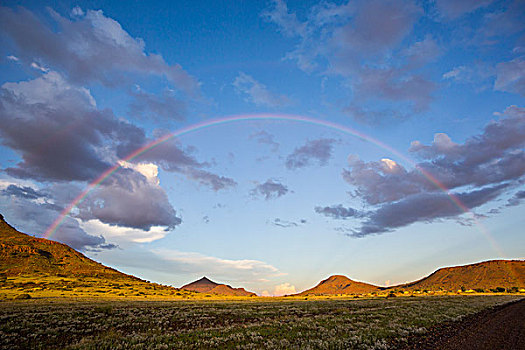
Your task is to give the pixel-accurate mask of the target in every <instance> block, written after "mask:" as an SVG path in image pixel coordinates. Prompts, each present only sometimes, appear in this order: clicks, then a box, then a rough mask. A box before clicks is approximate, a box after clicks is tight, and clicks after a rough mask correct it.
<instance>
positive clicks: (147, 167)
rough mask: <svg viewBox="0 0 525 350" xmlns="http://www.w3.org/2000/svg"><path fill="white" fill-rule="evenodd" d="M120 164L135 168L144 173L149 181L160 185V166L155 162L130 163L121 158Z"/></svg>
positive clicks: (124, 166)
mask: <svg viewBox="0 0 525 350" xmlns="http://www.w3.org/2000/svg"><path fill="white" fill-rule="evenodd" d="M119 164H120V166H121V167H123V168H127V169H133V170H135V171H136V172H139V173H140V174H142V175H144V176H145V177H146V179H147V180H148V182H149V183H151V184H154V185H159V183H160V180H159V177H158V176H159V167H158V166H157V165H155V164H153V163H138V164H134V163H129V162H126V161H124V160H120V161H119Z"/></svg>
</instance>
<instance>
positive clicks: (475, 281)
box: [392, 260, 525, 291]
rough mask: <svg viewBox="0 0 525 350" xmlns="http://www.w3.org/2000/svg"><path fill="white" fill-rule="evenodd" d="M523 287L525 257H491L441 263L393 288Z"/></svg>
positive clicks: (484, 288) (489, 288) (524, 284)
mask: <svg viewBox="0 0 525 350" xmlns="http://www.w3.org/2000/svg"><path fill="white" fill-rule="evenodd" d="M498 287H501V288H506V289H509V288H513V287H518V288H520V289H521V288H525V261H523V260H490V261H484V262H480V263H476V264H470V265H464V266H454V267H444V268H441V269H438V270H437V271H435V272H434V273H432V274H431V275H429V276H427V277H425V278H422V279H420V280H418V281H415V282H411V283H407V284H404V285H400V286H395V287H392V288H397V289H399V288H403V289H408V290H416V289H419V290H424V289H427V290H439V289H444V290H452V291H455V290H459V289H461V288H463V289H483V290H486V291H489V290H491V289H495V288H498Z"/></svg>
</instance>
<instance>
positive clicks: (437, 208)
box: [316, 106, 525, 237]
mask: <svg viewBox="0 0 525 350" xmlns="http://www.w3.org/2000/svg"><path fill="white" fill-rule="evenodd" d="M498 116H499V119H497V120H494V121H492V122H490V123H488V124H487V126H486V127H485V128H484V130H483V131H482V132H481V133H480V134H478V135H475V136H473V137H470V138H468V139H467V140H465V142H463V143H456V142H454V141H453V140H451V138H450V137H449V136H448V135H446V134H444V133H438V134H436V135H435V136H434V140H433V142H432V143H431V144H430V145H425V144H423V143H421V142H419V141H414V142H412V144H411V147H410V151H411V152H413V153H414V154H415V155H417V156H419V157H420V159H421V161H420V162H419V163H417V164H416V166H415V167H414V168H413V169H411V170H407V169H406V168H405V167H404V166H402V165H401V164H399V163H397V162H395V161H394V160H392V159H388V158H383V159H381V160H380V161H370V162H365V161H362V160H360V159H359V158H358V157H357V156H351V157H349V160H348V164H349V168H348V169H344V170H343V178H344V179H345V180H346V181H347V182H348V183H349V184H351V185H352V186H354V187H355V194H356V195H357V196H359V197H360V198H361V199H363V200H364V202H365V203H366V204H367V205H369V206H371V208H372V209H371V210H368V211H366V212H363V213H362V216H360V215H359V212H358V211H357V210H355V209H352V208H344V207H342V206H340V207H337V206H336V207H325V208H322V207H318V208H316V211H317V212H319V213H321V214H324V215H328V216H332V217H334V218H341V216H345V214H348V215H346V216H348V217H352V216H355V217H356V218H358V219H361V220H362V225H361V227H360V228H357V229H354V230H352V231H351V232H352V233H351V235H353V236H357V237H362V236H366V235H368V234H372V233H382V232H388V231H392V230H394V229H396V228H399V227H403V226H406V225H409V224H412V223H415V222H429V221H434V220H438V219H443V218H455V217H457V216H459V215H462V214H463V213H464V210H463V209H462V208H461V206H460V205H458V204H457V203H454V200H451V198H450V197H449V196H448V195H447V194H446V193H444V192H443V191H442V189H441V188H440V187H438V186H436V185H435V184H433V183H432V182H431V181H429V179H428V177H427V176H425V175H424V174H423V173H422V172H421V171H423V172H425V173H426V174H430V175H431V176H432V177H433V178H434V179H435V180H436V181H437V182H439V183H440V186H441V187H443V188H446V189H447V190H448V191H450V193H451V194H452V195H453V196H455V198H456V199H458V200H459V202H460V203H462V204H463V205H464V206H466V207H467V208H469V209H473V208H477V207H480V206H481V205H483V204H485V203H488V202H490V201H493V200H494V199H496V198H497V197H499V196H500V195H502V194H504V193H505V192H506V191H509V190H510V189H512V188H513V187H516V186H519V184H520V183H521V181H522V180H521V179H522V178H523V176H524V175H525V153H524V146H525V109H524V108H520V107H516V106H510V107H508V108H507V109H506V110H505V111H504V112H503V113H498ZM511 201H513V200H512V199H511ZM513 203H514V201H513ZM343 209H345V210H343Z"/></svg>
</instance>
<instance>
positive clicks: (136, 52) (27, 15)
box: [0, 7, 198, 94]
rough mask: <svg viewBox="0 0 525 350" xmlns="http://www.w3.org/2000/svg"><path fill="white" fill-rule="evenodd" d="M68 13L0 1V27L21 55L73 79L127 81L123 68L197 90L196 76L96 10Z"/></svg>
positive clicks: (115, 83)
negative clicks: (43, 15) (44, 12)
mask: <svg viewBox="0 0 525 350" xmlns="http://www.w3.org/2000/svg"><path fill="white" fill-rule="evenodd" d="M72 14H73V19H72V20H70V19H67V18H65V17H62V16H61V15H59V14H58V13H56V12H55V11H53V10H52V9H49V15H50V17H51V19H52V21H48V20H47V19H46V21H44V20H41V19H39V18H38V17H36V16H35V15H34V14H33V13H32V12H30V11H29V10H27V9H24V8H21V7H19V8H17V9H16V10H13V9H11V8H6V7H2V8H0V23H2V27H1V30H2V32H4V34H5V35H7V36H8V37H9V38H10V39H11V40H12V41H13V43H14V44H15V45H16V46H17V48H18V52H17V56H18V57H19V58H20V59H21V60H24V61H27V62H33V59H34V58H35V57H38V58H39V59H40V60H41V61H42V63H43V64H45V65H46V66H49V67H51V68H52V69H53V70H60V71H63V72H65V73H66V75H67V76H68V77H69V79H70V80H72V81H74V82H79V83H88V82H93V81H95V82H100V83H102V84H105V85H108V86H114V85H118V84H121V83H122V82H126V81H129V79H128V76H129V74H140V75H156V76H162V77H165V78H166V79H167V80H168V81H170V82H171V83H172V84H173V85H174V86H175V87H177V88H179V89H181V90H183V91H185V92H187V93H188V94H195V93H196V92H197V90H198V82H197V81H196V80H195V78H193V77H192V76H190V75H189V74H188V73H187V72H186V71H185V70H184V69H182V67H181V66H180V65H178V64H173V65H170V64H168V63H167V62H166V61H165V60H164V58H163V57H162V56H161V55H158V54H152V53H147V52H146V51H145V43H144V41H143V40H142V39H140V38H133V37H132V36H131V35H129V33H128V32H126V31H125V30H124V29H123V28H122V26H121V25H120V23H118V22H117V21H115V20H114V19H112V18H109V17H106V16H105V15H104V13H103V12H102V11H100V10H99V11H93V10H88V11H86V12H85V13H84V11H83V10H82V9H81V8H78V7H76V8H74V9H73V11H72ZM55 28H56V29H55Z"/></svg>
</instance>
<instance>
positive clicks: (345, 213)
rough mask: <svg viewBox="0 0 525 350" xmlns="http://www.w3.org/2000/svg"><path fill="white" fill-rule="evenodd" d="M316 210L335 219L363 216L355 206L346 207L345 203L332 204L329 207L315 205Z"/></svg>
mask: <svg viewBox="0 0 525 350" xmlns="http://www.w3.org/2000/svg"><path fill="white" fill-rule="evenodd" d="M315 212H316V213H318V214H322V215H324V216H328V217H331V218H333V219H339V220H345V219H348V218H356V217H357V218H358V217H362V215H363V214H362V213H361V212H360V211H358V210H356V209H354V208H345V207H343V205H341V204H339V205H332V206H329V207H315Z"/></svg>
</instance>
